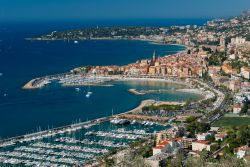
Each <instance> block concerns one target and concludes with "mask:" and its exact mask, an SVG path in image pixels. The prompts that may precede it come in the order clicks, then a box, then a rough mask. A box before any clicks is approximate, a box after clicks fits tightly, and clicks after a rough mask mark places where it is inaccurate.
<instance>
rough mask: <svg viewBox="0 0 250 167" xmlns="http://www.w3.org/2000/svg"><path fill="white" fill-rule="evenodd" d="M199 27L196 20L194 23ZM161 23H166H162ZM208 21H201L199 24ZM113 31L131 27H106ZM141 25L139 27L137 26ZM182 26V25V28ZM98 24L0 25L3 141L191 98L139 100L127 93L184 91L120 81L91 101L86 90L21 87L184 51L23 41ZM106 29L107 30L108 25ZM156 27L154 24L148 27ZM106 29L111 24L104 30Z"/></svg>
mask: <svg viewBox="0 0 250 167" xmlns="http://www.w3.org/2000/svg"><path fill="white" fill-rule="evenodd" d="M193 22H194V24H195V21H193ZM161 23H162V22H161ZM201 23H204V21H201V20H197V24H201ZM107 24H108V25H110V26H114V25H128V23H127V22H126V23H123V24H122V23H117V22H111V23H107ZM133 24H134V25H136V24H135V23H133ZM180 24H181V23H180ZM94 25H97V23H96V22H93V23H92V22H90V23H89V24H83V23H79V22H73V23H70V24H69V23H44V24H43V23H32V24H31V23H0V73H3V75H2V76H0V137H2V138H7V137H12V136H17V135H22V134H26V133H30V132H33V131H35V130H36V128H37V127H39V126H40V127H41V128H42V129H45V128H47V127H50V128H51V127H57V126H62V125H66V124H70V123H72V121H75V120H79V119H81V120H82V121H83V120H87V119H93V118H98V117H103V116H107V115H110V114H111V110H112V109H113V110H114V114H115V113H121V112H125V111H127V110H130V109H132V108H134V107H136V106H137V105H138V104H139V103H140V101H141V100H143V99H149V98H150V99H152V98H153V99H160V100H172V101H176V100H179V101H182V100H185V99H187V98H189V97H193V98H198V97H197V96H194V95H192V94H187V93H173V92H172V93H171V91H170V92H169V93H167V94H150V95H146V96H136V95H132V94H130V93H128V91H127V90H128V89H130V88H137V89H156V88H166V89H171V88H172V87H179V86H178V85H169V84H165V83H156V82H132V81H131V82H118V83H115V86H114V87H92V88H91V91H92V92H93V95H92V96H91V98H89V99H86V98H85V95H84V93H83V91H86V89H87V88H85V87H83V88H81V91H80V92H76V91H75V90H74V88H72V87H71V88H65V87H61V86H59V85H57V84H54V85H52V86H49V87H45V88H43V89H39V90H35V91H34V90H31V91H24V90H22V89H21V87H22V85H23V84H24V83H26V82H27V81H29V80H30V79H32V78H34V77H39V76H43V75H47V74H55V73H61V72H67V71H69V70H70V69H72V68H75V67H78V66H86V65H112V64H118V65H123V64H127V63H131V62H134V61H136V60H138V59H144V58H149V57H151V56H152V53H153V51H154V50H155V51H156V53H157V54H158V55H160V56H163V55H166V54H173V53H176V52H177V51H180V50H182V49H184V48H183V47H182V46H176V45H154V44H150V43H148V42H142V41H80V43H79V44H74V43H73V42H72V41H71V42H65V41H27V40H25V39H24V38H27V37H33V36H38V35H42V34H44V33H48V32H51V31H53V30H63V29H69V28H78V27H84V26H94ZM102 25H105V24H104V23H103V24H102ZM148 25H151V23H148ZM105 26H106V25H105Z"/></svg>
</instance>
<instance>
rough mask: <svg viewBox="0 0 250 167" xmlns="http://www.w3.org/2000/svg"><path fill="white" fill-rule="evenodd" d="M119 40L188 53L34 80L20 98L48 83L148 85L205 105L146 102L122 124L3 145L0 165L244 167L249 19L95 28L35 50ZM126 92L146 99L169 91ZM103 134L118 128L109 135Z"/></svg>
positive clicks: (108, 120)
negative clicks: (176, 47)
mask: <svg viewBox="0 0 250 167" xmlns="http://www.w3.org/2000/svg"><path fill="white" fill-rule="evenodd" d="M125 39H126V40H128V39H130V40H144V41H151V42H156V43H162V44H180V45H184V46H185V50H183V51H180V52H178V53H176V54H173V55H166V56H158V55H157V52H153V53H152V57H151V58H148V59H145V60H138V61H136V62H134V63H131V64H128V65H123V66H117V65H110V66H86V67H77V68H75V69H72V70H71V71H70V72H68V73H63V74H56V75H52V76H44V77H39V78H35V79H32V80H31V81H29V82H28V83H27V84H25V85H24V86H23V89H25V90H27V89H39V88H42V87H44V86H46V85H49V84H51V83H52V82H54V81H56V82H59V83H61V85H62V86H73V87H80V86H112V83H113V82H116V81H127V80H144V81H145V80H146V81H157V82H170V83H173V84H183V85H185V86H186V88H184V89H176V90H172V91H180V92H189V93H190V92H191V93H194V94H199V95H200V96H202V98H201V99H200V100H198V101H192V100H187V101H185V102H164V101H156V100H145V101H142V102H141V104H140V106H138V107H137V108H135V109H133V110H131V111H128V112H126V113H122V114H119V115H112V116H110V117H105V118H101V119H97V120H93V121H89V122H87V123H86V122H85V123H82V122H81V123H80V122H79V123H76V124H73V125H71V126H69V127H63V128H60V129H58V128H55V129H51V130H47V131H41V132H38V133H36V134H33V135H32V134H30V135H25V136H22V137H19V138H13V139H6V140H3V141H0V150H1V148H3V150H4V151H2V150H1V151H0V165H2V164H12V165H16V164H26V165H30V166H32V165H39V162H40V165H41V166H42V165H44V166H46V165H47V166H62V165H64V166H117V167H124V166H138V167H143V166H151V167H159V166H164V167H165V166H171V167H172V166H173V167H175V166H176V167H177V166H178V167H181V166H187V167H191V166H204V167H210V166H211V167H212V166H219V167H234V166H240V167H245V166H250V10H249V11H246V12H243V13H242V14H241V15H240V16H237V17H233V18H230V19H216V20H211V21H208V22H207V24H206V25H204V26H196V25H187V26H171V27H161V28H158V27H153V28H152V27H148V28H147V27H127V28H126V27H118V28H107V27H104V28H102V27H96V28H92V29H84V30H72V31H70V30H68V31H65V32H56V31H54V32H52V33H51V34H49V35H44V36H41V37H36V38H32V39H31V40H73V41H75V43H76V44H77V42H78V41H79V40H125ZM128 91H129V92H130V93H133V94H134V95H135V96H143V95H145V94H148V93H152V92H155V91H156V92H157V91H161V92H164V91H166V90H136V89H130V90H128ZM89 96H90V94H89ZM102 124H109V125H111V126H112V127H115V128H113V129H109V130H107V128H106V131H105V128H103V129H102V128H100V125H102ZM135 125H137V126H135ZM98 126H99V129H98ZM117 127H118V128H117ZM135 127H137V128H135ZM155 127H157V128H156V130H155V129H154V128H155ZM129 128H130V129H129ZM72 129H73V130H72ZM145 129H146V130H145ZM71 134H74V135H71ZM60 135H61V136H60ZM74 136H80V137H78V138H79V139H76V137H75V138H74ZM80 139H81V140H80ZM97 139H100V140H99V141H97ZM65 143H66V145H64V144H65ZM90 145H92V146H90ZM94 146H95V147H94ZM9 147H12V148H11V149H10V150H8V148H9ZM58 150H59V151H58ZM60 151H61V152H60ZM35 154H36V155H35ZM38 155H40V156H38ZM41 155H43V156H41ZM48 155H50V158H49V159H48V157H49V156H48ZM25 157H29V158H28V159H26V158H25ZM58 157H59V158H58ZM35 162H36V163H35Z"/></svg>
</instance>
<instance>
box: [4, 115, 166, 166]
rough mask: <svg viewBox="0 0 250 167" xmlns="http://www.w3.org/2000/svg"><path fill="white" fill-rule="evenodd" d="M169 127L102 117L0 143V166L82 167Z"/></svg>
mask: <svg viewBox="0 0 250 167" xmlns="http://www.w3.org/2000/svg"><path fill="white" fill-rule="evenodd" d="M169 127H170V126H167V127H166V126H163V125H160V124H157V123H153V122H146V121H144V122H140V121H136V120H131V121H130V120H124V119H117V118H111V117H107V118H101V119H96V120H93V121H88V122H83V123H77V124H72V125H70V126H66V127H61V128H56V129H51V130H47V131H41V132H37V133H34V134H29V135H24V136H20V137H16V138H12V139H6V140H2V141H1V142H0V143H1V144H0V166H16V165H21V166H55V167H56V166H72V165H75V166H84V165H86V164H88V163H90V162H91V161H92V162H93V161H96V160H98V158H101V157H102V156H105V155H108V154H109V153H110V151H111V150H114V149H124V148H126V147H128V146H129V144H131V143H133V142H135V141H138V140H142V139H146V138H148V137H150V136H151V135H152V134H154V133H155V132H156V131H160V130H163V129H166V128H169Z"/></svg>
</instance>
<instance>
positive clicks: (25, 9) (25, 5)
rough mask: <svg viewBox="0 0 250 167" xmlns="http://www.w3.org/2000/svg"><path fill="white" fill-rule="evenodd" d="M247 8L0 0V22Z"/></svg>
mask: <svg viewBox="0 0 250 167" xmlns="http://www.w3.org/2000/svg"><path fill="white" fill-rule="evenodd" d="M247 9H250V1H249V0H0V21H1V20H8V21H24V20H70V19H74V20H83V19H132V18H133V19H137V18H146V19H152V18H160V19H162V18H221V17H230V16H235V15H239V14H240V13H241V12H242V11H244V10H247Z"/></svg>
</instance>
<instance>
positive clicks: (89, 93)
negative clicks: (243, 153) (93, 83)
mask: <svg viewBox="0 0 250 167" xmlns="http://www.w3.org/2000/svg"><path fill="white" fill-rule="evenodd" d="M89 90H90V87H89V89H88V92H87V94H86V95H85V96H86V97H87V98H89V97H90V95H92V94H93V92H90V91H89Z"/></svg>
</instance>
